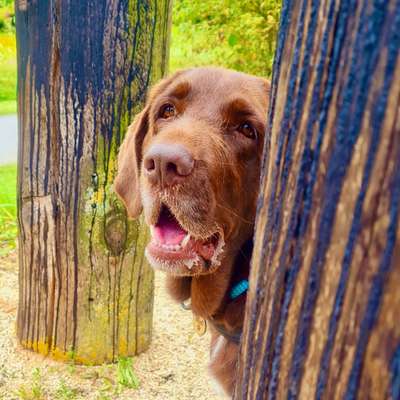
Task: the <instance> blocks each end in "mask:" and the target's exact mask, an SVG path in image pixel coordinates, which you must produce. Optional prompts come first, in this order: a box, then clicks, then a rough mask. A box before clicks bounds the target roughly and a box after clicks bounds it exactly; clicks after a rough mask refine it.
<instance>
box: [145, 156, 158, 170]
mask: <svg viewBox="0 0 400 400" xmlns="http://www.w3.org/2000/svg"><path fill="white" fill-rule="evenodd" d="M144 167H145V168H146V171H148V172H151V171H154V170H155V169H156V163H155V161H154V159H153V158H147V159H146V160H145V162H144Z"/></svg>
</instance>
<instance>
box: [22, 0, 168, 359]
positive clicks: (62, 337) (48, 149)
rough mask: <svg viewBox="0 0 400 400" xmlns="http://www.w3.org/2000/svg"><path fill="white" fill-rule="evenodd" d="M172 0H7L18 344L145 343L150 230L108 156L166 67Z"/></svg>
mask: <svg viewBox="0 0 400 400" xmlns="http://www.w3.org/2000/svg"><path fill="white" fill-rule="evenodd" d="M170 3H171V2H170V0H161V1H154V0H150V1H141V0H126V1H112V0H96V1H94V0H89V1H81V0H62V1H61V0H55V1H30V0H17V1H16V18H17V40H18V61H19V70H18V74H19V82H18V108H19V109H18V111H19V169H18V208H19V210H18V218H19V228H20V233H19V268H20V278H19V294H20V295H19V309H18V320H17V335H18V338H19V340H20V342H21V344H22V345H23V346H24V347H26V348H28V349H32V350H35V351H37V352H40V353H42V354H51V355H52V356H54V357H55V358H58V359H68V358H73V359H75V360H76V361H77V362H82V363H102V362H104V361H112V360H115V359H116V357H118V356H121V355H133V354H137V353H139V352H141V351H144V350H146V349H147V347H148V346H149V343H150V339H151V325H152V309H153V272H152V270H151V269H150V268H149V267H148V266H147V264H146V263H145V261H144V258H143V248H144V243H145V241H146V236H147V231H146V230H145V228H144V226H143V225H142V224H141V223H140V222H139V221H128V220H127V218H126V214H125V210H124V207H123V206H122V205H121V204H120V203H119V201H118V200H117V198H116V196H115V194H114V193H113V191H112V187H111V183H112V182H113V178H114V175H115V171H116V154H117V150H118V147H119V145H120V143H121V141H122V139H123V135H124V133H125V131H126V129H127V126H128V124H129V123H130V122H131V121H132V119H133V116H134V114H135V113H136V112H138V111H139V110H140V108H141V106H142V104H143V101H144V97H145V93H146V90H147V88H148V87H149V85H150V84H151V83H152V82H154V81H155V80H158V79H159V78H160V77H161V76H162V75H163V74H164V73H165V68H166V65H167V61H168V60H167V58H168V57H167V55H168V38H169V27H170V5H171V4H170Z"/></svg>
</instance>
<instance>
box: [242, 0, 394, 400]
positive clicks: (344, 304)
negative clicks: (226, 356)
mask: <svg viewBox="0 0 400 400" xmlns="http://www.w3.org/2000/svg"><path fill="white" fill-rule="evenodd" d="M399 50H400V2H399V1H398V0H387V1H375V0H339V1H338V0H336V1H334V0H332V1H324V2H318V1H312V2H308V1H292V0H284V1H283V8H282V16H281V29H280V32H279V38H278V45H277V53H276V60H275V66H274V74H273V87H272V102H271V109H270V121H269V129H268V132H269V134H268V135H267V139H266V149H265V154H264V157H265V159H264V168H263V174H262V186H261V196H260V203H259V209H258V217H257V227H256V240H255V248H254V255H253V263H252V265H253V266H252V271H251V283H250V290H249V298H248V304H247V314H246V321H245V330H244V334H243V342H242V349H241V358H240V365H239V376H238V383H237V388H236V396H235V398H236V399H241V400H242V399H264V398H265V399H267V398H268V399H283V398H289V399H295V398H298V399H313V398H317V399H355V398H359V399H367V398H368V399H390V398H391V399H399V398H400V324H399V309H400V290H399V282H400V224H399V215H400V213H399V212H400V210H399V209H400V57H399Z"/></svg>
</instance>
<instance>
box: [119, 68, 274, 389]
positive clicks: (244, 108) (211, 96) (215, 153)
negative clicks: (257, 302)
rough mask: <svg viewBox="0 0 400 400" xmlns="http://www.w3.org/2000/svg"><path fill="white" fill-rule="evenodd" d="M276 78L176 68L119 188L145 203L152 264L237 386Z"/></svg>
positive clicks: (145, 116)
mask: <svg viewBox="0 0 400 400" xmlns="http://www.w3.org/2000/svg"><path fill="white" fill-rule="evenodd" d="M269 87H270V86H269V82H268V81H266V80H264V79H262V78H258V77H254V76H250V75H247V74H243V73H240V72H235V71H230V70H225V69H222V68H211V67H209V68H194V69H189V70H185V71H180V72H177V73H175V74H174V75H172V76H171V77H169V78H166V79H164V80H162V81H161V82H160V83H158V84H157V85H156V86H155V87H154V88H153V89H152V91H151V93H150V95H149V97H148V100H147V104H146V106H145V107H144V110H143V111H142V112H141V113H140V114H139V115H138V116H137V117H136V119H135V121H134V122H133V124H132V125H131V126H130V127H129V131H128V134H127V136H126V138H125V140H124V142H123V144H122V146H121V149H120V154H119V158H118V164H119V168H118V175H117V178H116V180H115V191H116V192H117V193H118V195H119V196H120V197H121V199H122V200H123V202H124V203H125V206H126V208H127V211H128V215H129V216H130V217H132V218H136V217H137V216H138V215H139V214H140V213H141V211H142V209H143V210H144V215H145V220H146V223H147V224H148V225H149V226H150V229H151V241H150V243H149V244H148V245H147V248H146V256H147V258H148V260H149V262H150V264H151V265H152V266H153V267H154V268H155V269H159V270H163V271H165V272H167V274H168V282H167V284H168V290H169V292H170V294H171V296H172V297H173V298H174V299H175V300H177V301H178V302H183V301H186V300H188V299H189V298H190V300H191V308H192V311H193V313H194V314H195V315H197V316H200V317H201V318H204V319H206V320H207V321H208V322H209V325H210V326H211V330H212V341H211V361H210V369H211V373H212V375H213V376H214V377H215V378H216V379H217V381H218V382H219V383H220V385H221V386H222V387H223V388H224V390H225V392H226V393H228V394H232V391H233V387H234V381H235V367H236V362H237V357H238V349H239V347H238V344H239V338H240V333H241V330H242V326H243V318H244V308H245V301H246V289H247V278H248V274H249V262H250V257H251V251H252V235H253V229H254V219H255V213H256V199H257V195H258V185H259V174H260V160H261V155H262V150H263V142H264V131H265V123H266V116H267V108H268V101H269Z"/></svg>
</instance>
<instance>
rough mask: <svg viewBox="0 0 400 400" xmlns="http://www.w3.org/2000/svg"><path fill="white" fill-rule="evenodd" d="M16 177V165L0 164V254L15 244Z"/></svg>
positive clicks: (11, 248) (3, 253)
mask: <svg viewBox="0 0 400 400" xmlns="http://www.w3.org/2000/svg"><path fill="white" fill-rule="evenodd" d="M16 179H17V166H16V165H0V256H1V255H5V254H7V253H9V252H10V251H11V250H13V249H14V248H15V245H16V237H17V222H16V218H17V208H16Z"/></svg>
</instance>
